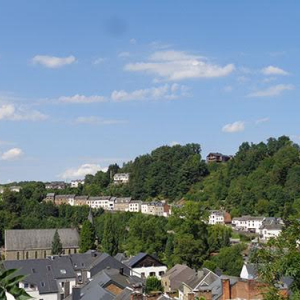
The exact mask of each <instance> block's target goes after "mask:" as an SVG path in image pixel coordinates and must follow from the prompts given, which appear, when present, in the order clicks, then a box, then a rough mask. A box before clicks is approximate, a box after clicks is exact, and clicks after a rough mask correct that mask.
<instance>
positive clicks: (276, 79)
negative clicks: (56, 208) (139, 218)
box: [0, 0, 300, 183]
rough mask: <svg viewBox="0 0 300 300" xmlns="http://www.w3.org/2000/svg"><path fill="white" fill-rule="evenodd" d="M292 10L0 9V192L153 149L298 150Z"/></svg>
mask: <svg viewBox="0 0 300 300" xmlns="http://www.w3.org/2000/svg"><path fill="white" fill-rule="evenodd" d="M299 11H300V2H299V1H296V0H295V1H288V2H287V1H271V0H270V1H259V0H252V1H233V0H229V1H223V0H222V1H221V0H219V1H196V0H195V1H176V0H165V1H159V0H152V1H137V0H135V1H133V0H126V1H120V0H119V1H108V0H107V1H104V0H103V1H100V0H98V1H96V0H93V1H92V0H86V1H78V0H64V1H61V0H51V1H46V0H31V1H21V0H19V1H15V0H10V1H3V0H0V182H1V183H7V182H10V181H15V180H16V181H20V180H43V181H46V180H60V179H63V180H71V179H74V178H82V177H84V175H85V174H86V173H89V172H96V171H97V170H99V169H105V167H107V166H108V165H109V164H110V163H115V162H117V163H119V164H122V163H123V162H124V161H127V160H130V159H132V158H134V157H136V156H137V155H140V154H144V153H148V152H150V151H151V150H153V149H155V148H156V147H158V146H161V145H173V144H176V143H180V144H185V143H189V142H195V143H200V144H201V146H202V149H203V151H202V154H203V156H205V155H206V154H207V153H208V152H210V151H219V152H223V153H225V154H234V153H235V152H236V151H237V149H238V146H239V145H240V144H241V143H242V142H243V141H249V142H259V141H262V140H266V139H267V138H269V137H271V136H272V137H278V136H280V135H283V134H285V135H289V136H290V137H291V138H292V139H293V140H295V142H300V130H299V125H300V124H299V123H300V121H299V117H298V111H299V108H300V103H299V101H298V98H299V47H300V45H299V38H298V35H299V33H298V28H297V26H296V24H297V23H298V22H299Z"/></svg>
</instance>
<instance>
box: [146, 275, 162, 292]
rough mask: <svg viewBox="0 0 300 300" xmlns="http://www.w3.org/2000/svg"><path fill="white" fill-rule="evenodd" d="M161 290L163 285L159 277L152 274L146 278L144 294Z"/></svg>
mask: <svg viewBox="0 0 300 300" xmlns="http://www.w3.org/2000/svg"><path fill="white" fill-rule="evenodd" d="M162 291H163V287H162V285H161V281H160V280H159V279H157V278H156V277H152V276H150V277H148V278H147V279H146V287H145V293H146V294H150V293H151V292H162Z"/></svg>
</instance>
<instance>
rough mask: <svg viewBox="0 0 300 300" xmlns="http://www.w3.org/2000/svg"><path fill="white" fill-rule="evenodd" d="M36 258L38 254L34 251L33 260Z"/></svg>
mask: <svg viewBox="0 0 300 300" xmlns="http://www.w3.org/2000/svg"><path fill="white" fill-rule="evenodd" d="M37 257H38V253H37V251H35V252H34V258H35V259H37Z"/></svg>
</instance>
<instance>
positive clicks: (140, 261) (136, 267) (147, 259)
mask: <svg viewBox="0 0 300 300" xmlns="http://www.w3.org/2000/svg"><path fill="white" fill-rule="evenodd" d="M124 263H125V262H124ZM126 264H127V265H128V266H129V267H130V268H131V275H135V276H138V277H141V278H148V277H150V276H156V277H157V278H158V279H161V277H162V276H163V275H164V274H165V273H166V271H167V266H166V265H164V264H163V263H162V262H161V261H159V260H158V259H157V258H156V257H154V256H152V255H149V254H147V253H139V254H138V255H136V256H134V257H132V258H131V259H130V260H129V261H128V262H127V263H126Z"/></svg>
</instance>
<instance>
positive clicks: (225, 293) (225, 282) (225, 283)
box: [222, 279, 231, 300]
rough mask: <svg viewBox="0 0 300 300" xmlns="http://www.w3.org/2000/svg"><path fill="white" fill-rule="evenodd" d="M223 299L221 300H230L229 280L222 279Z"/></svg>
mask: <svg viewBox="0 0 300 300" xmlns="http://www.w3.org/2000/svg"><path fill="white" fill-rule="evenodd" d="M222 289H223V297H222V300H228V299H231V292H230V279H222Z"/></svg>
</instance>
